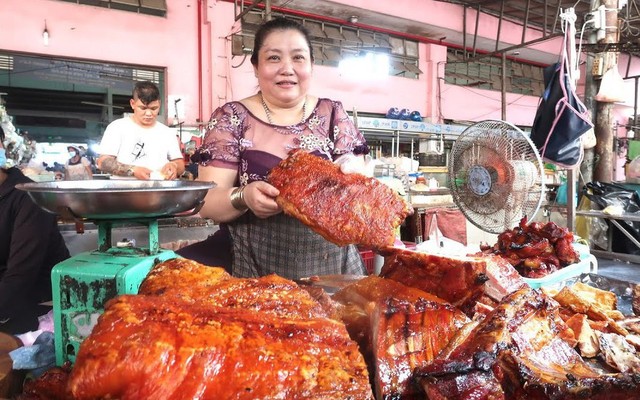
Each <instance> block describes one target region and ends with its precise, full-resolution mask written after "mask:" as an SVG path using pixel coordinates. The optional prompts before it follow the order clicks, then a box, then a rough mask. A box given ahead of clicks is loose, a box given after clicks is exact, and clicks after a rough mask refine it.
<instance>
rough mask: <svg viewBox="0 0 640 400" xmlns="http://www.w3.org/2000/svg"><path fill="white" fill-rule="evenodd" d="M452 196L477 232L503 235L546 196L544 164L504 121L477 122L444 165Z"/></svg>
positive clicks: (532, 212) (525, 139)
mask: <svg viewBox="0 0 640 400" xmlns="http://www.w3.org/2000/svg"><path fill="white" fill-rule="evenodd" d="M448 173H449V184H450V187H451V196H452V198H453V201H454V203H455V204H456V205H457V206H458V208H459V209H460V211H462V213H463V214H464V216H465V217H466V218H467V219H468V220H469V221H470V222H471V223H472V224H474V225H475V226H477V227H478V228H480V229H482V230H484V231H486V232H490V233H501V232H504V231H505V230H507V229H511V228H513V226H515V225H517V224H518V223H519V222H520V220H521V219H522V218H523V217H527V219H528V220H531V219H532V218H533V216H534V215H535V214H536V212H537V211H538V208H539V207H540V204H541V203H542V196H543V194H544V180H543V176H544V175H543V174H544V170H543V165H542V160H541V158H540V155H539V154H538V151H537V150H536V148H535V146H534V144H533V142H531V140H530V139H529V138H528V137H527V136H526V135H525V134H524V132H522V131H521V130H520V129H519V128H517V127H516V126H514V125H512V124H510V123H508V122H505V121H492V120H487V121H481V122H478V123H475V124H473V125H471V126H469V127H468V128H467V129H465V130H464V131H463V132H462V133H461V134H460V136H459V137H458V139H457V140H456V141H455V143H454V145H453V147H452V149H451V155H450V157H449V165H448Z"/></svg>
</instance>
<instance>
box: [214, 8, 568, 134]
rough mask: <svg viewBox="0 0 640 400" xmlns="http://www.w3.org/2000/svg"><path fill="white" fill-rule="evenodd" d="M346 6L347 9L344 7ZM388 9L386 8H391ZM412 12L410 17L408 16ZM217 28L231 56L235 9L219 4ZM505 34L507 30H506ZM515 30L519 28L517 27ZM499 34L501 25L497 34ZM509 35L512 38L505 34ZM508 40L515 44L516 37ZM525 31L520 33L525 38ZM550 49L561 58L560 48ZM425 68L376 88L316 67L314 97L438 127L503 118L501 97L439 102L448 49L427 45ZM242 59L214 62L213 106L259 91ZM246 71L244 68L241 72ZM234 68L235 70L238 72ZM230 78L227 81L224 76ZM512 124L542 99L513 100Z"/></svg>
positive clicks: (437, 11)
mask: <svg viewBox="0 0 640 400" xmlns="http://www.w3.org/2000/svg"><path fill="white" fill-rule="evenodd" d="M343 3H347V2H346V1H343ZM349 4H350V5H354V6H361V7H363V8H369V9H373V10H376V11H380V12H386V13H387V14H388V13H389V11H388V10H385V7H387V8H388V3H386V2H370V1H364V0H363V1H351V2H349ZM393 4H394V5H393V10H394V13H395V12H396V11H397V12H398V13H401V14H403V15H400V16H404V17H406V18H412V19H415V17H416V16H424V17H425V18H424V19H420V20H421V21H422V22H430V23H435V22H434V21H437V22H439V23H440V22H443V21H446V23H448V24H451V25H452V27H455V23H456V21H457V18H452V17H451V16H450V14H449V15H447V14H446V13H451V12H454V13H456V15H457V14H458V13H460V12H461V8H460V7H458V6H452V5H451V4H446V3H441V2H434V1H423V0H413V1H409V0H405V1H399V2H395V1H394V2H393ZM385 5H386V6H385ZM407 10H409V11H407ZM215 21H216V22H215V24H212V26H213V32H212V48H213V49H214V50H213V52H214V53H217V54H230V51H229V50H228V48H229V47H230V43H229V40H230V39H229V38H228V36H229V35H230V33H231V32H232V31H233V4H232V3H229V2H218V3H216V4H215ZM492 25H495V23H493V24H489V23H486V21H484V20H481V26H483V27H484V28H485V29H484V30H486V31H487V32H488V33H487V34H491V29H492ZM503 29H505V27H504V26H503ZM512 29H514V32H515V27H514V26H512ZM495 30H497V25H495V29H494V31H495ZM504 32H509V31H508V30H507V31H504ZM514 32H511V34H504V33H503V35H504V36H505V37H511V38H513V37H514V35H515V33H514ZM520 34H521V31H520V30H518V31H517V35H518V36H517V38H518V39H519V38H520V36H519V35H520ZM547 46H548V47H549V48H550V49H552V51H554V52H557V43H550V44H547ZM419 54H420V68H421V70H422V71H423V72H424V74H421V75H420V78H419V79H417V80H416V79H407V78H399V77H391V76H390V77H387V78H386V79H382V80H377V81H375V82H355V81H352V80H348V79H345V78H344V77H342V76H340V73H339V71H338V69H337V68H331V67H324V66H316V67H315V70H314V82H315V84H314V85H313V86H312V93H313V94H315V95H318V96H322V97H330V98H334V99H339V100H341V101H342V102H343V103H344V105H345V107H346V108H347V109H349V110H353V109H356V110H358V111H362V112H372V113H382V114H384V113H386V111H387V110H388V109H389V108H390V107H400V108H409V109H411V110H418V111H420V113H421V114H422V116H423V117H427V118H430V119H431V120H432V121H436V122H437V121H440V120H441V119H442V118H446V119H455V120H471V119H474V118H476V117H482V118H499V117H500V107H501V106H500V101H501V100H500V96H501V95H500V92H495V91H487V90H477V89H476V90H472V91H469V90H465V89H461V88H459V87H456V86H450V85H445V84H442V85H440V86H441V87H440V92H441V94H442V95H443V97H442V99H441V100H440V101H438V99H437V96H436V93H437V92H438V90H439V89H438V87H439V84H438V82H439V81H440V77H442V74H443V68H442V65H443V64H442V63H443V62H444V61H446V47H444V46H440V45H437V44H426V43H421V44H420V46H419ZM242 58H243V57H241V56H236V57H231V58H229V57H227V56H225V57H215V56H214V60H213V66H214V67H213V70H214V71H218V74H214V89H213V90H214V93H213V96H214V98H213V104H214V105H219V104H222V103H224V102H225V101H227V100H229V99H241V98H243V97H246V96H249V95H251V94H253V93H255V91H256V90H257V88H256V84H257V82H256V79H255V77H254V75H253V69H252V67H251V63H250V62H249V59H248V57H247V59H246V60H245V61H244V63H243V62H242ZM238 65H240V66H239V67H237V66H238ZM230 66H235V67H237V68H233V67H230ZM222 71H224V73H223V74H222V75H221V72H222ZM508 101H509V105H508V111H507V116H508V118H509V120H510V121H511V122H513V123H515V124H524V125H528V124H531V122H532V121H533V115H532V109H533V113H534V114H535V108H534V107H535V104H537V101H538V99H537V97H531V96H522V95H513V96H512V95H509V96H508Z"/></svg>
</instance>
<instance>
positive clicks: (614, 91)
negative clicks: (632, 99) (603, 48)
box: [594, 65, 625, 103]
mask: <svg viewBox="0 0 640 400" xmlns="http://www.w3.org/2000/svg"><path fill="white" fill-rule="evenodd" d="M594 99H596V100H597V101H600V102H602V103H615V102H616V101H624V100H625V98H624V79H622V75H620V72H619V71H618V66H617V65H614V66H613V67H611V68H609V69H608V70H607V72H605V73H604V75H602V80H601V81H600V89H599V90H598V94H596V95H595V97H594Z"/></svg>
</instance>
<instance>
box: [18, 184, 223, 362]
mask: <svg viewBox="0 0 640 400" xmlns="http://www.w3.org/2000/svg"><path fill="white" fill-rule="evenodd" d="M214 186H215V184H214V183H209V182H194V181H138V180H89V181H56V182H44V183H26V184H20V185H17V186H16V187H17V188H18V189H20V190H24V191H26V192H27V193H28V194H29V195H30V197H31V198H32V199H33V200H34V202H35V203H36V204H38V205H39V206H40V207H41V208H43V209H44V210H46V211H48V212H51V213H54V214H59V215H61V216H62V217H63V218H64V219H66V220H75V221H76V222H93V223H94V224H95V225H96V226H97V227H98V248H97V250H94V251H87V252H83V253H79V254H77V255H75V256H73V257H71V258H69V259H67V260H65V261H62V262H60V263H59V264H57V265H56V266H55V267H54V268H53V270H52V271H51V284H52V289H53V316H54V336H55V351H56V363H57V364H58V365H62V364H63V363H65V362H66V361H70V362H75V358H76V355H77V354H78V349H79V347H80V344H81V343H82V341H83V340H84V339H85V338H86V337H87V336H89V334H90V333H91V330H92V329H93V327H94V326H95V324H96V323H97V320H98V317H99V316H100V315H101V314H102V312H103V311H104V306H105V303H106V302H107V301H108V300H110V299H112V298H114V297H116V296H117V295H121V294H135V293H137V292H138V288H139V287H140V284H141V283H142V281H143V280H144V278H145V277H146V276H147V274H148V273H149V271H150V270H151V268H153V266H154V265H156V264H158V263H160V262H163V261H166V260H169V259H172V258H176V257H178V255H177V254H175V253H174V252H173V251H172V250H165V249H161V248H160V246H159V238H158V219H161V218H170V217H174V216H176V215H179V216H190V215H193V214H196V213H197V212H198V211H199V210H200V208H201V207H202V205H203V204H204V197H205V196H206V194H207V191H208V190H209V189H211V188H213V187H214ZM132 223H133V224H139V225H143V226H146V227H147V230H148V235H149V246H148V247H135V246H134V245H132V244H130V243H118V245H117V246H115V247H114V246H113V245H112V243H113V238H112V229H113V228H115V227H117V226H121V225H123V224H132Z"/></svg>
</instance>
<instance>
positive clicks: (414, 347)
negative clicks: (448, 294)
mask: <svg viewBox="0 0 640 400" xmlns="http://www.w3.org/2000/svg"><path fill="white" fill-rule="evenodd" d="M333 300H335V301H337V302H339V303H341V304H343V305H344V307H343V308H342V310H343V316H342V318H343V321H344V322H345V324H346V326H347V330H348V331H349V334H350V335H351V337H352V338H354V339H356V340H357V341H358V343H359V344H360V348H361V350H362V352H363V354H364V355H365V359H366V360H367V363H368V364H369V366H370V370H369V372H370V375H371V376H372V377H373V380H374V387H375V392H376V398H378V399H405V400H410V399H423V398H424V394H423V393H422V391H421V390H420V388H419V386H418V385H416V382H415V380H414V375H413V371H414V370H415V368H417V367H420V366H423V365H426V364H428V363H429V362H430V361H431V360H433V359H434V358H435V357H436V355H437V354H438V353H439V352H440V351H441V350H442V349H443V348H444V347H445V346H446V345H447V343H449V340H450V339H451V338H452V337H453V336H454V335H455V334H456V332H457V331H458V329H460V328H461V327H463V326H465V325H466V323H467V322H469V319H468V318H467V317H466V316H465V315H464V313H462V312H461V311H459V310H458V309H456V308H455V307H453V306H452V305H451V304H449V303H447V302H445V301H444V300H442V299H440V298H438V297H436V296H434V295H431V294H429V293H426V292H424V291H422V290H419V289H415V288H411V287H407V286H405V285H403V284H401V283H399V282H395V281H393V280H390V279H383V278H379V277H377V276H368V277H366V278H363V279H361V280H359V281H357V282H355V283H352V284H350V285H348V286H346V287H345V288H343V289H341V290H340V291H338V292H337V293H335V294H334V295H333Z"/></svg>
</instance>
